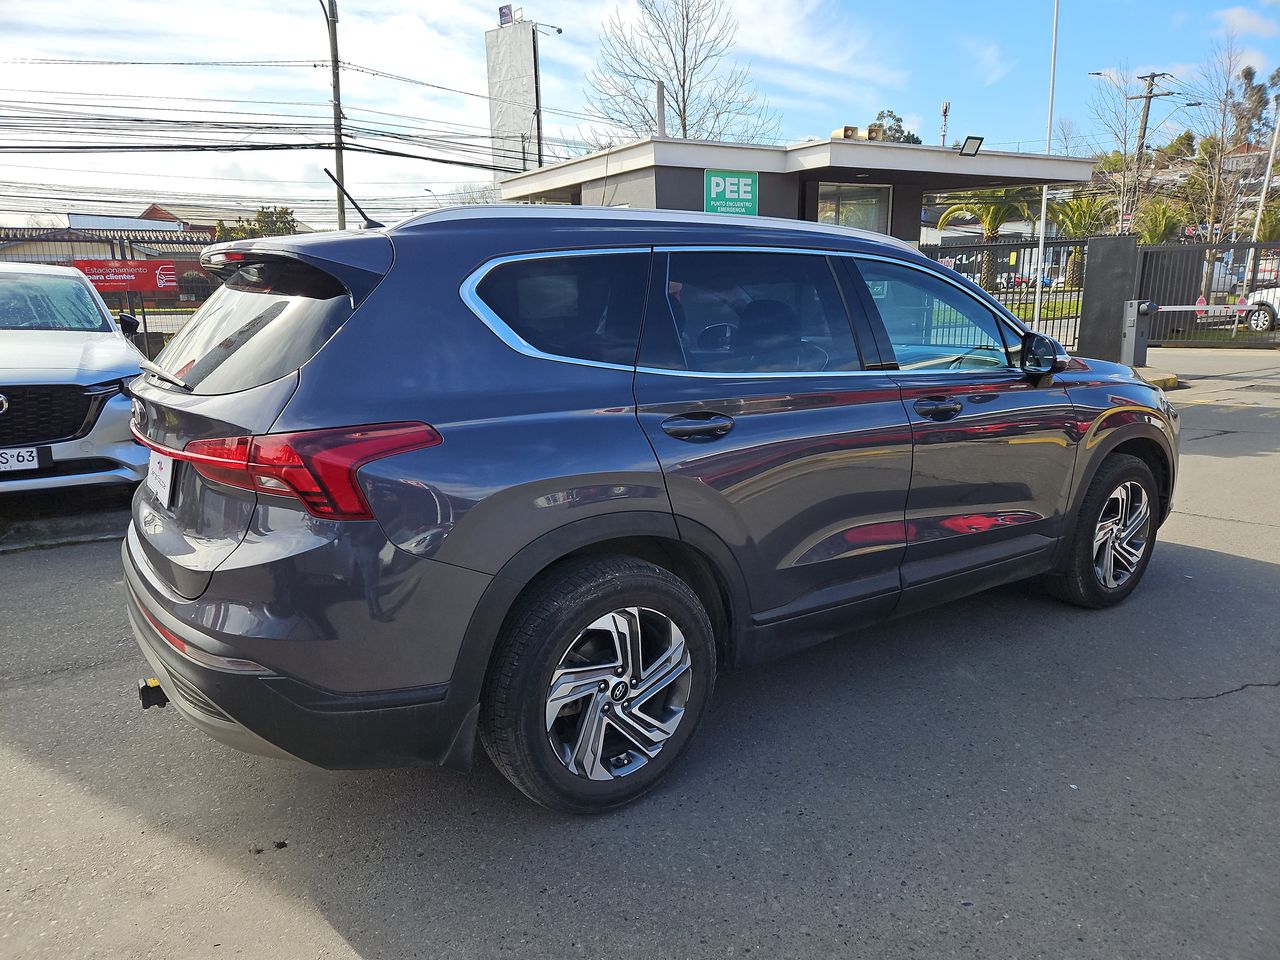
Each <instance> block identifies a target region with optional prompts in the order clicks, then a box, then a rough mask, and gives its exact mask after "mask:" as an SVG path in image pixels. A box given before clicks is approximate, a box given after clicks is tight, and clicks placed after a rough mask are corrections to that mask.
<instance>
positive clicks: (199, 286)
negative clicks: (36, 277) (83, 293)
mask: <svg viewBox="0 0 1280 960" xmlns="http://www.w3.org/2000/svg"><path fill="white" fill-rule="evenodd" d="M209 242H210V240H209V237H208V236H206V235H204V234H196V235H194V236H192V235H184V234H183V233H181V232H178V231H172V232H170V231H164V232H161V231H132V230H130V231H123V230H93V231H89V230H81V229H76V230H72V229H67V228H56V227H54V228H35V227H16V228H15V227H8V228H0V261H5V262H9V263H41V264H49V265H53V266H66V267H70V266H75V262H76V261H77V260H163V261H171V262H172V263H173V265H174V274H175V280H176V286H174V287H171V288H168V289H164V290H157V291H147V292H145V293H144V292H132V291H130V292H125V291H110V290H108V291H102V299H103V300H104V301H105V302H106V304H107V307H108V308H109V309H110V310H111V312H112V313H128V314H132V315H134V316H136V317H137V318H138V321H139V324H140V333H139V335H138V336H137V337H136V338H135V342H136V343H137V344H138V346H139V348H140V349H142V350H143V351H144V352H146V353H147V354H148V355H152V356H153V355H154V354H155V353H156V352H157V351H158V350H159V347H160V346H161V345H162V344H163V342H164V341H165V340H166V339H167V338H168V337H169V336H171V335H172V334H174V333H176V332H177V331H178V330H179V329H181V327H182V326H183V325H184V324H185V323H186V322H187V320H189V319H190V318H191V315H192V314H193V313H194V312H195V311H196V309H197V308H198V307H199V306H200V305H201V304H203V303H204V301H205V300H207V299H208V298H209V295H210V294H211V293H212V292H213V291H214V290H216V289H217V287H218V284H219V282H220V281H218V279H217V278H216V277H213V276H211V275H209V274H207V273H206V272H205V271H204V270H203V269H201V267H200V251H201V249H203V248H204V247H205V246H207V245H208V243H209Z"/></svg>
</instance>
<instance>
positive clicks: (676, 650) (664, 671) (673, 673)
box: [632, 624, 689, 703]
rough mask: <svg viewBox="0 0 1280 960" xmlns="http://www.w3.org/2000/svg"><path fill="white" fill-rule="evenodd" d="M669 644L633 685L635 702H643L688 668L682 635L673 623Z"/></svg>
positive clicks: (668, 684) (676, 678) (663, 688)
mask: <svg viewBox="0 0 1280 960" xmlns="http://www.w3.org/2000/svg"><path fill="white" fill-rule="evenodd" d="M671 633H672V638H671V646H670V647H669V648H668V649H667V652H666V653H665V654H663V655H662V657H661V658H660V659H659V660H658V662H657V663H655V664H653V665H652V666H651V667H650V668H649V672H648V673H647V674H646V675H644V676H643V677H641V678H640V682H639V683H638V684H636V686H635V692H634V693H633V694H632V699H633V701H634V702H635V703H645V702H646V701H648V700H650V699H652V698H653V697H655V696H656V695H658V694H660V693H661V692H662V691H663V690H665V689H667V687H669V686H670V685H671V684H672V683H674V682H675V681H676V680H678V679H679V678H680V677H681V676H683V675H684V673H685V671H687V670H688V669H689V658H688V657H687V656H686V651H685V642H684V635H683V634H682V633H680V631H679V629H677V627H676V625H675V624H671Z"/></svg>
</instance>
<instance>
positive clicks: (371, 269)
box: [200, 232, 395, 306]
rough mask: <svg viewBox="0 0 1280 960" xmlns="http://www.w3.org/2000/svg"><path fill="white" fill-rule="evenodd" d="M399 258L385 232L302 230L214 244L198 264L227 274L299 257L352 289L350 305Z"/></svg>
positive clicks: (216, 274)
mask: <svg viewBox="0 0 1280 960" xmlns="http://www.w3.org/2000/svg"><path fill="white" fill-rule="evenodd" d="M394 259H395V256H394V250H393V248H392V246H391V240H390V238H388V237H387V236H386V235H385V234H381V233H372V232H370V233H360V234H350V233H329V234H323V233H322V234H304V235H301V236H291V237H264V238H262V239H258V240H232V241H230V242H227V243H215V244H213V245H212V246H208V247H205V248H204V249H203V250H202V251H200V266H201V267H203V268H204V269H205V270H206V271H208V272H209V273H212V274H214V275H215V276H218V277H221V278H222V279H224V280H225V279H226V278H227V277H230V276H231V275H232V274H233V273H235V272H236V271H237V270H239V269H240V268H241V267H243V266H246V265H248V264H254V263H267V262H269V261H271V260H296V261H300V262H302V263H305V264H307V265H308V266H311V267H315V268H316V269H317V270H323V271H324V272H325V273H327V274H329V275H330V276H331V277H333V278H334V279H336V280H337V281H338V282H339V283H341V284H342V285H343V286H344V287H346V288H347V290H348V291H349V292H350V293H351V302H352V306H357V305H358V304H359V303H360V302H361V301H362V300H364V298H365V297H367V296H368V295H369V294H370V293H371V292H372V291H373V288H374V287H375V286H377V285H378V281H379V280H381V279H382V278H383V277H385V276H386V275H387V271H389V270H390V269H391V263H392V261H393V260H394Z"/></svg>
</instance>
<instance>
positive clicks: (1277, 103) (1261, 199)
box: [1244, 93, 1280, 294]
mask: <svg viewBox="0 0 1280 960" xmlns="http://www.w3.org/2000/svg"><path fill="white" fill-rule="evenodd" d="M1272 104H1273V105H1274V108H1275V116H1274V117H1273V118H1272V122H1273V126H1272V128H1271V151H1270V152H1269V153H1268V154H1267V169H1266V170H1265V171H1264V172H1263V174H1262V192H1261V193H1260V194H1258V212H1257V214H1255V215H1254V218H1253V236H1252V237H1251V238H1250V239H1249V242H1250V243H1252V244H1255V246H1251V247H1250V248H1249V263H1248V265H1247V266H1246V267H1245V268H1244V282H1245V293H1246V294H1247V293H1249V292H1250V291H1251V289H1252V286H1253V258H1254V257H1255V256H1256V255H1257V252H1258V248H1257V246H1256V244H1257V242H1258V233H1259V232H1260V231H1261V230H1262V211H1263V208H1265V207H1266V205H1267V192H1268V191H1269V190H1270V189H1271V168H1272V167H1273V166H1275V163H1276V140H1278V139H1280V93H1278V94H1276V96H1275V99H1274V100H1273V101H1272Z"/></svg>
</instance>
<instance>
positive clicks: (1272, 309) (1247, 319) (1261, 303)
mask: <svg viewBox="0 0 1280 960" xmlns="http://www.w3.org/2000/svg"><path fill="white" fill-rule="evenodd" d="M1245 303H1246V312H1245V314H1244V323H1245V325H1247V326H1248V328H1249V329H1250V330H1252V331H1253V332H1254V333H1266V332H1268V331H1269V330H1274V329H1275V327H1276V317H1277V316H1280V287H1263V288H1262V289H1261V290H1255V291H1253V293H1251V294H1249V296H1248V297H1246V298H1245Z"/></svg>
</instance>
